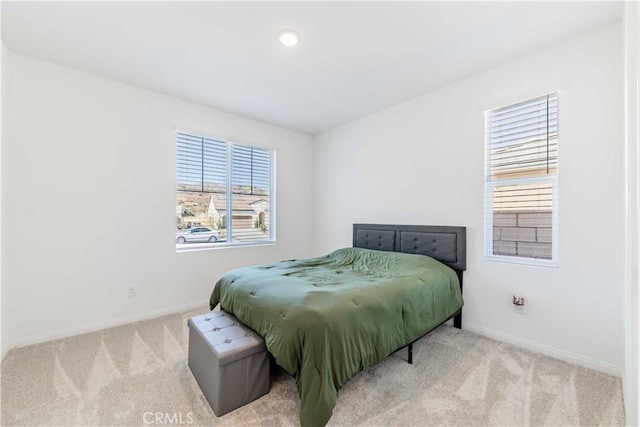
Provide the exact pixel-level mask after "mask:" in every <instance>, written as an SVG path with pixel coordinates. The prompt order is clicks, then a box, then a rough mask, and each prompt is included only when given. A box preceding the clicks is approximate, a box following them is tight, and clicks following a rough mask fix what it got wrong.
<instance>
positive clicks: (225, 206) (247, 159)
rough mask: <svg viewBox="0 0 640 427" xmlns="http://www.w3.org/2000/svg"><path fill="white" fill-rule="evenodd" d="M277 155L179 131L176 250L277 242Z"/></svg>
mask: <svg viewBox="0 0 640 427" xmlns="http://www.w3.org/2000/svg"><path fill="white" fill-rule="evenodd" d="M274 169H275V153H274V152H273V151H270V150H265V149H261V148H256V147H250V146H245V145H239V144H234V143H230V142H227V141H222V140H218V139H212V138H208V137H204V136H199V135H194V134H190V133H183V132H178V133H176V236H175V239H176V240H175V241H176V250H177V251H183V250H191V249H202V248H211V247H221V246H230V245H234V246H235V245H251V244H253V245H255V244H268V243H273V242H275V188H274V187H275V185H274V176H275V174H274Z"/></svg>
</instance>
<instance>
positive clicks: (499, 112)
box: [485, 93, 558, 264]
mask: <svg viewBox="0 0 640 427" xmlns="http://www.w3.org/2000/svg"><path fill="white" fill-rule="evenodd" d="M485 161H486V165H485V171H486V173H485V205H486V212H485V240H486V241H485V252H486V255H487V256H488V257H490V258H498V259H503V260H509V259H511V260H516V261H520V262H530V263H537V264H553V263H555V262H557V223H558V221H557V219H558V215H557V197H558V194H557V193H558V184H557V183H558V94H557V93H552V94H549V95H545V96H541V97H539V98H535V99H530V100H527V101H524V102H520V103H518V104H514V105H509V106H507V107H503V108H498V109H495V110H492V111H488V112H486V113H485Z"/></svg>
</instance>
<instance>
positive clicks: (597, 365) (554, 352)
mask: <svg viewBox="0 0 640 427" xmlns="http://www.w3.org/2000/svg"><path fill="white" fill-rule="evenodd" d="M462 329H463V330H467V331H469V332H473V333H476V334H478V335H482V336H485V337H489V338H493V339H495V340H498V341H502V342H506V343H509V344H513V345H515V346H518V347H522V348H526V349H527V350H531V351H535V352H537V353H541V354H544V355H545V356H550V357H553V358H556V359H560V360H563V361H565V362H569V363H573V364H575V365H579V366H583V367H585V368H589V369H593V370H594V371H598V372H603V373H605V374H609V375H614V376H616V377H622V367H620V366H616V365H612V364H610V363H605V362H601V361H599V360H595V359H591V358H589V357H585V356H582V355H580V354H576V353H571V352H569V351H565V350H560V349H559V348H555V347H550V346H548V345H544V344H539V343H537V342H533V341H529V340H525V339H522V338H518V337H515V336H513V335H509V334H505V333H502V332H498V331H494V330H493V329H489V328H485V327H484V326H477V325H474V324H472V323H467V322H462Z"/></svg>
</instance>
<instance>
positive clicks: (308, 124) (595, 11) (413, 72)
mask: <svg viewBox="0 0 640 427" xmlns="http://www.w3.org/2000/svg"><path fill="white" fill-rule="evenodd" d="M621 15H622V3H619V2H615V3H614V2H566V3H558V2H555V3H551V2H493V3H481V2H411V3H409V2H403V3H400V2H395V3H394V2H350V3H349V2H341V3H338V2H333V3H322V2H300V3H286V2H273V3H271V2H257V3H247V2H244V3H213V2H111V3H108V2H99V3H98V2H92V3H88V2H42V3H40V2H3V4H2V38H3V40H4V42H5V44H6V46H7V47H8V48H9V49H10V50H11V51H13V52H18V53H22V54H25V55H29V56H34V57H36V58H41V59H44V60H47V61H51V62H55V63H58V64H63V65H67V66H70V67H74V68H78V69H81V70H85V71H89V72H92V73H95V74H98V75H102V76H105V77H109V78H113V79H116V80H119V81H122V82H126V83H131V84H134V85H138V86H142V87H145V88H149V89H152V90H155V91H158V92H162V93H166V94H170V95H174V96H177V97H180V98H184V99H189V100H192V101H196V102H199V103H202V104H205V105H210V106H212V107H216V108H220V109H223V110H227V111H230V112H234V113H238V114H241V115H243V116H246V117H251V118H254V119H258V120H262V121H265V122H269V123H273V124H276V125H279V126H284V127H287V128H291V129H296V130H300V131H303V132H306V133H310V134H316V133H319V132H322V131H324V130H327V129H330V128H333V127H336V126H339V125H341V124H344V123H348V122H350V121H353V120H355V119H358V118H360V117H363V116H366V115H368V114H371V113H373V112H376V111H379V110H381V109H384V108H387V107H389V106H392V105H394V104H397V103H399V102H402V101H405V100H407V99H410V98H413V97H416V96H418V95H420V94H423V93H425V92H428V91H430V90H433V89H435V88H438V87H441V86H444V85H446V84H448V83H451V82H454V81H456V80H460V79H463V78H465V77H469V76H471V75H473V74H476V73H478V72H481V71H483V70H486V69H489V68H491V67H494V66H496V65H498V64H500V63H503V62H506V61H509V60H512V59H514V58H518V57H521V56H524V55H526V54H529V53H531V52H533V51H535V50H538V49H541V48H544V47H546V46H548V45H550V44H553V43H556V42H558V41H562V40H565V39H568V38H571V37H573V36H575V35H578V34H580V33H582V32H585V31H589V30H591V29H594V28H597V27H599V26H602V25H606V24H610V23H613V22H616V21H618V20H620V19H621ZM283 28H293V29H295V30H297V31H298V32H299V34H300V44H299V45H298V46H297V47H295V48H285V47H283V46H281V45H280V44H279V42H278V40H277V35H278V32H279V31H280V30H281V29H283Z"/></svg>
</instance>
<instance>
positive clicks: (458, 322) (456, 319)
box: [453, 312, 462, 329]
mask: <svg viewBox="0 0 640 427" xmlns="http://www.w3.org/2000/svg"><path fill="white" fill-rule="evenodd" d="M453 327H454V328H458V329H462V312H460V313H458V314H456V315H455V316H453Z"/></svg>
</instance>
